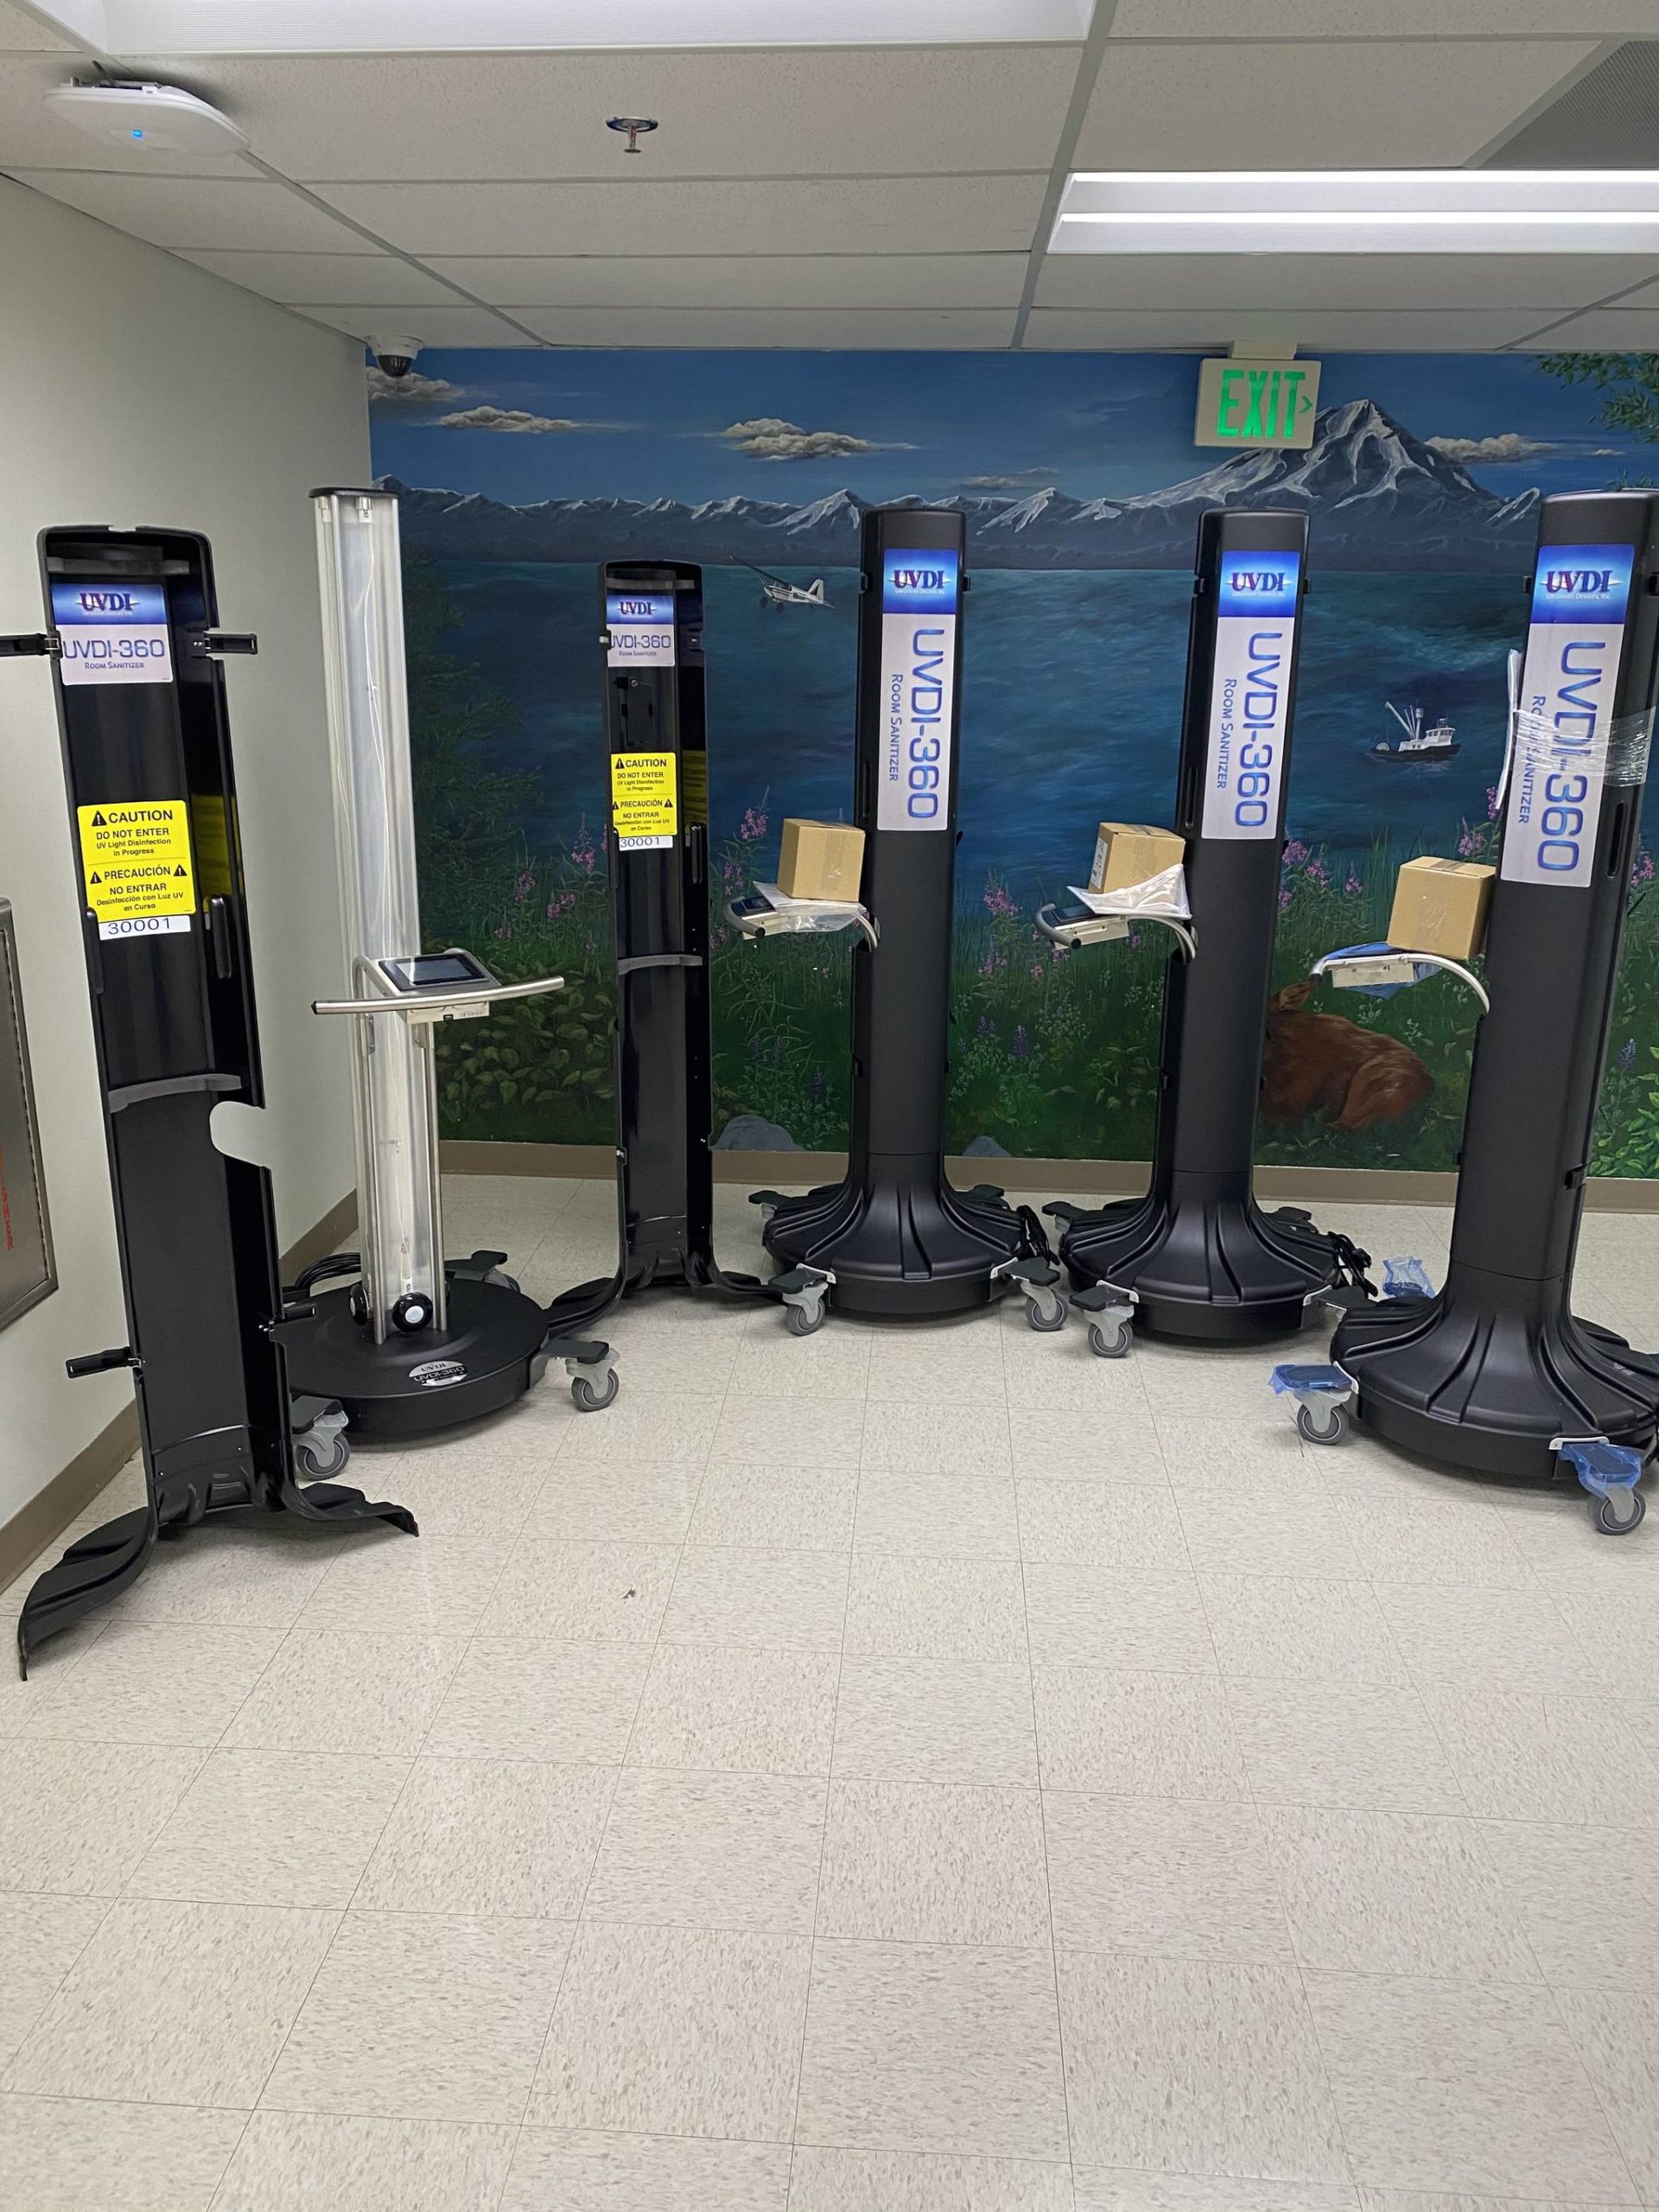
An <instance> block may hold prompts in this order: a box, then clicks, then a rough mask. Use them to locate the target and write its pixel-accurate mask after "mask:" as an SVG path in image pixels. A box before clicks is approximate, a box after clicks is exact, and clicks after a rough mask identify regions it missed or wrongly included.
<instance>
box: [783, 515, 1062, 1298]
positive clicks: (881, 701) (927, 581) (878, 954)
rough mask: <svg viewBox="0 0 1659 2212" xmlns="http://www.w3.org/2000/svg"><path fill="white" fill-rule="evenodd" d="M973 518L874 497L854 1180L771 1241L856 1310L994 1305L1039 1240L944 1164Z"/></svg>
mask: <svg viewBox="0 0 1659 2212" xmlns="http://www.w3.org/2000/svg"><path fill="white" fill-rule="evenodd" d="M862 566H863V582H862V593H863V597H862V601H861V607H860V612H859V627H858V750H857V763H856V776H857V790H856V814H857V819H858V821H859V823H860V824H861V827H862V829H863V830H864V833H865V855H864V881H863V904H864V906H865V908H866V910H867V911H868V914H869V916H870V918H871V920H872V922H873V923H874V925H875V929H876V931H877V934H878V938H879V942H878V944H876V945H875V946H874V948H872V947H871V946H869V945H868V944H859V945H858V946H857V947H856V949H855V951H854V954H853V1089H852V1116H851V1140H852V1141H851V1144H850V1147H849V1166H848V1172H847V1178H846V1180H845V1181H844V1182H842V1183H839V1184H836V1185H830V1186H827V1187H825V1188H824V1189H822V1190H817V1191H810V1192H808V1193H807V1194H806V1195H805V1197H804V1198H785V1199H783V1200H781V1201H780V1202H779V1205H778V1206H777V1208H776V1211H774V1212H773V1214H772V1218H771V1220H770V1221H769V1222H768V1224H766V1249H767V1250H768V1251H770V1252H771V1253H772V1255H773V1257H774V1258H775V1259H777V1260H779V1261H780V1262H782V1263H783V1265H784V1267H785V1268H816V1269H820V1270H822V1271H823V1273H824V1274H828V1275H829V1277H830V1278H831V1288H830V1291H829V1304H830V1305H831V1306H833V1307H835V1308H837V1309H838V1310H840V1311H842V1312H845V1313H877V1314H889V1315H901V1314H905V1315H914V1316H920V1315H926V1314H939V1313H957V1312H960V1311H962V1310H963V1309H964V1308H967V1307H970V1306H982V1305H984V1304H986V1303H987V1302H988V1300H990V1299H992V1298H993V1297H995V1296H996V1295H997V1294H998V1292H999V1289H1000V1288H1001V1287H1003V1286H1004V1285H1005V1284H1007V1282H1008V1281H1009V1278H1008V1276H1007V1268H1008V1267H1009V1265H1010V1263H1011V1262H1016V1261H1017V1260H1018V1259H1019V1256H1020V1254H1021V1252H1022V1251H1024V1250H1025V1249H1027V1230H1026V1229H1025V1226H1024V1224H1022V1223H1021V1221H1020V1217H1019V1216H1018V1215H1017V1214H1016V1213H1015V1212H1014V1210H1013V1209H1012V1208H1011V1207H1010V1206H1008V1205H1005V1204H1004V1202H1003V1200H1002V1198H1001V1194H1000V1192H988V1191H987V1192H961V1191H957V1190H955V1189H953V1188H952V1186H951V1185H950V1184H949V1183H948V1182H947V1181H946V1180H945V1174H944V1096H945V1083H946V1078H947V1072H948V1069H947V1062H948V1056H949V1046H950V931H951V924H952V921H953V919H954V900H955V890H956V853H957V753H958V746H957V730H958V726H959V721H960V694H961V686H962V621H961V595H962V591H963V583H964V577H963V518H962V517H961V516H960V515H959V514H957V513H955V512H951V511H950V510H948V509H941V510H933V509H929V508H915V507H892V508H880V507H877V508H872V509H871V510H870V512H868V513H867V514H866V516H865V518H864V523H863V537H862Z"/></svg>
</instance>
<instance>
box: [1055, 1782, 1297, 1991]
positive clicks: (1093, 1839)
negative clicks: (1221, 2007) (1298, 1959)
mask: <svg viewBox="0 0 1659 2212" xmlns="http://www.w3.org/2000/svg"><path fill="white" fill-rule="evenodd" d="M1043 1818H1044V1826H1045V1829H1046V1837H1047V1846H1048V1882H1049V1894H1050V1897H1051V1899H1052V1904H1053V1911H1054V1941H1055V1942H1056V1943H1057V1944H1058V1945H1059V1946H1060V1947H1061V1948H1062V1949H1065V1950H1071V1949H1081V1950H1096V1951H1135V1952H1145V1953H1150V1954H1153V1955H1157V1956H1160V1957H1164V1958H1187V1959H1218V1960H1232V1961H1238V1962H1242V1963H1255V1964H1260V1965H1269V1966H1270V1965H1289V1964H1290V1963H1292V1962H1293V1961H1294V1957H1295V1953H1294V1950H1293V1948H1292V1947H1291V1940H1290V1934H1289V1931H1288V1929H1287V1927H1286V1924H1285V1910H1284V1906H1283V1904H1282V1903H1281V1899H1280V1894H1279V1886H1278V1884H1277V1882H1276V1881H1275V1879H1274V1870H1273V1860H1272V1858H1271V1856H1270V1854H1269V1853H1268V1845H1267V1839H1266V1837H1265V1835H1264V1834H1263V1832H1262V1818H1261V1815H1259V1814H1258V1813H1257V1812H1256V1810H1255V1807H1254V1806H1252V1805H1229V1804H1216V1803H1198V1802H1191V1801H1183V1800H1181V1799H1178V1798H1135V1797H1105V1796H1080V1795H1077V1794H1076V1793H1074V1792H1072V1791H1069V1790H1064V1789H1049V1790H1046V1791H1045V1793H1044V1798H1043Z"/></svg>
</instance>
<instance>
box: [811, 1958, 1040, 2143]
mask: <svg viewBox="0 0 1659 2212" xmlns="http://www.w3.org/2000/svg"><path fill="white" fill-rule="evenodd" d="M795 2133H796V2140H797V2141H798V2143H801V2144H812V2145H834V2146H838V2147H842V2148H846V2149H852V2150H868V2151H880V2150H897V2149H903V2148H908V2149H910V2150H912V2151H924V2152H958V2153H969V2154H975V2155H979V2156H983V2157H991V2158H1033V2159H1059V2158H1064V2157H1065V2090H1064V2088H1063V2085H1062V2081H1061V2071H1060V2044H1059V2027H1058V2018H1057V2016H1056V2012H1055V2003H1054V1966H1053V1960H1052V1956H1051V1955H1050V1953H1049V1951H1048V1949H1047V1948H1046V1947H1045V1948H1041V1949H1033V1950H1019V1949H1007V1948H980V1947H973V1946H969V1945H931V1944H918V1943H859V1942H828V1941H825V1940H824V1939H823V1938H822V1937H820V1938H819V1940H818V1941H817V1943H815V1944H814V1946H813V1956H812V1999H811V2004H810V2008H809V2010H808V2013H807V2024H806V2045H805V2050H804V2055H803V2058H802V2066H801V2094H800V2108H799V2112H798V2117H797V2120H796V2129H795Z"/></svg>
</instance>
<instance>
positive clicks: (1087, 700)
mask: <svg viewBox="0 0 1659 2212" xmlns="http://www.w3.org/2000/svg"><path fill="white" fill-rule="evenodd" d="M439 565H440V569H441V572H442V577H443V581H444V584H445V588H446V590H447V592H448V596H449V597H450V598H451V600H452V601H453V602H454V605H455V606H456V607H457V608H458V610H459V613H460V622H459V626H458V627H457V629H456V630H454V631H453V632H449V633H448V634H447V635H446V636H445V637H444V638H443V639H442V641H441V643H442V647H443V649H444V650H445V651H446V652H451V653H454V654H455V655H456V656H457V657H458V658H461V659H463V660H465V661H467V662H469V663H473V664H476V665H477V666H478V667H479V669H480V684H481V686H482V687H483V688H486V689H487V690H493V691H499V692H500V693H503V694H505V696H508V697H509V698H511V699H512V702H513V703H514V705H515V707H516V708H517V709H518V728H516V729H515V730H513V731H512V732H511V733H510V734H504V735H503V737H502V738H501V740H500V741H499V754H498V757H497V762H496V765H499V766H501V767H503V768H512V769H531V770H534V771H535V772H537V774H538V776H539V778H540V779H541V791H542V797H541V798H540V799H539V801H538V802H537V804H534V805H533V806H532V807H531V808H530V809H528V810H526V813H525V815H524V822H523V828H524V836H525V840H526V842H527V844H528V845H529V846H530V848H531V851H532V852H550V851H551V850H553V849H556V847H557V846H559V845H561V844H563V843H564V842H568V841H569V839H571V838H572V837H573V836H575V833H576V831H577V829H578V828H579V826H580V824H581V823H582V821H583V819H584V818H585V819H586V821H587V823H588V825H589V826H590V827H593V826H596V825H598V824H599V823H601V821H602V819H603V809H604V803H605V800H604V776H603V762H602V753H601V730H600V709H599V683H600V674H601V654H600V651H599V645H598V631H599V613H598V587H597V582H596V577H595V572H594V569H592V568H591V567H588V566H587V565H586V564H582V565H580V566H577V565H570V566H563V565H557V564H551V563H482V562H480V563H473V562H454V561H445V562H442V563H440V564H439ZM785 574H786V575H788V576H789V579H790V581H791V582H800V583H803V584H804V583H808V582H810V581H811V578H812V575H813V574H814V571H812V570H810V569H800V570H798V571H785ZM826 583H827V598H828V605H827V606H826V607H824V608H823V610H822V611H819V610H817V609H813V608H806V607H792V608H784V609H779V608H776V607H771V606H769V605H768V604H766V601H764V600H763V598H762V595H761V591H760V581H759V579H758V578H757V577H756V576H755V575H753V573H752V572H751V571H750V570H748V569H741V568H736V567H733V568H730V569H714V568H710V569H707V570H705V591H706V601H707V632H706V636H707V645H708V661H709V745H710V765H711V804H712V812H713V823H714V829H715V835H716V836H721V835H722V834H724V833H727V832H728V831H730V830H731V829H734V828H735V826H736V824H737V823H738V821H739V820H740V819H741V817H742V815H743V813H744V811H745V810H746V809H747V808H749V807H752V806H754V805H756V804H758V802H759V801H760V797H761V794H762V793H763V792H766V793H768V794H769V795H770V811H771V819H772V824H773V828H774V831H775V825H776V823H777V821H778V820H779V817H781V816H783V815H785V814H806V815H823V816H829V817H835V816H836V815H840V814H845V813H846V812H848V811H849V809H850V804H851V793H852V728H853V724H852V715H853V686H854V670H855V656H856V644H855V634H856V633H855V616H856V609H857V603H858V589H857V587H858V578H857V575H856V572H855V571H853V570H850V569H831V570H829V572H828V573H827V576H826ZM1190 599H1191V579H1190V577H1189V576H1188V575H1185V574H1183V573H1181V572H1179V571H1176V570H1128V571H1125V570H1117V571H1058V572H1057V571H1036V570H1029V569H983V570H980V571H978V572H976V574H975V575H974V578H973V585H972V589H971V592H970V594H969V598H968V600H967V602H966V606H965V609H964V677H963V738H962V745H963V758H962V783H961V810H960V811H961V825H962V829H963V842H962V849H961V855H960V872H959V880H960V881H961V884H962V887H963V890H964V892H967V891H969V890H970V889H976V888H977V887H979V886H980V885H981V884H982V881H983V879H984V877H985V876H986V874H988V873H989V872H991V871H995V872H996V873H998V874H1001V875H1002V876H1003V877H1004V878H1005V879H1006V880H1007V881H1008V883H1009V885H1010V887H1012V888H1013V889H1014V892H1015V893H1016V895H1018V896H1020V898H1022V899H1030V898H1032V897H1033V896H1035V895H1037V894H1039V893H1042V894H1045V895H1053V894H1055V893H1058V891H1060V890H1061V889H1062V887H1064V886H1065V884H1066V883H1067V882H1075V881H1077V880H1078V871H1079V870H1080V869H1081V868H1084V866H1085V865H1086V863H1087V861H1088V858H1089V856H1090V853H1091V852H1092V850H1093V841H1094V829H1095V824H1096V823H1097V822H1098V821H1099V820H1101V819H1102V818H1103V817H1112V818H1119V819H1128V820H1149V821H1166V820H1167V819H1168V818H1169V815H1170V810H1171V807H1172V804H1173V791H1174V783H1175V758H1176V748H1177V745H1178V742H1179V725H1180V704H1181V688H1182V682H1183V675H1184V671H1185V653H1186V626H1187V613H1188V607H1189V605H1190ZM1304 621H1305V630H1304V636H1303V651H1302V663H1301V679H1300V701H1299V706H1298V711H1297V717H1296V728H1295V751H1294V765H1293V769H1292V777H1291V791H1290V816H1289V828H1290V833H1291V835H1292V836H1296V837H1300V839H1301V840H1302V841H1303V842H1305V843H1306V844H1309V845H1320V844H1323V845H1327V846H1329V847H1331V848H1332V849H1333V850H1335V851H1341V852H1360V851H1363V850H1365V849H1369V847H1370V844H1371V842H1372V840H1373V838H1374V837H1376V836H1377V835H1378V834H1380V833H1381V832H1382V831H1383V829H1387V830H1388V831H1389V833H1390V835H1391V836H1392V837H1393V839H1394V840H1395V843H1396V845H1401V844H1405V843H1408V842H1412V841H1414V840H1420V841H1421V843H1422V844H1423V845H1425V846H1427V847H1430V848H1433V849H1439V850H1441V851H1450V850H1452V849H1453V848H1454V846H1455V841H1456V838H1457V835H1458V826H1459V821H1460V820H1462V819H1465V818H1467V819H1471V820H1476V821H1484V819H1485V816H1486V794H1487V791H1488V789H1489V787H1490V786H1491V785H1493V784H1494V783H1495V782H1496V781H1497V773H1498V768H1499V765H1500V762H1501V760H1502V757H1503V727H1504V698H1505V693H1504V669H1505V659H1506V656H1507V654H1508V652H1509V650H1510V647H1511V646H1512V645H1519V644H1520V643H1521V642H1522V635H1523V630H1524V622H1525V601H1524V595H1523V592H1522V586H1521V584H1520V582H1518V581H1517V580H1516V578H1514V577H1508V576H1491V575H1472V576H1471V575H1447V574H1443V573H1439V572H1434V571H1425V572H1424V573H1421V574H1418V575H1402V574H1397V573H1395V574H1384V575H1376V574H1365V575H1360V574H1355V573H1351V572H1333V573H1327V574H1325V575H1315V577H1314V580H1313V591H1312V593H1311V594H1310V596H1309V598H1308V599H1307V601H1306V602H1305V615H1304ZM1390 699H1391V700H1393V701H1394V702H1395V704H1396V705H1398V706H1400V707H1402V708H1404V707H1406V706H1407V705H1408V704H1409V703H1416V704H1418V705H1421V707H1422V708H1423V709H1424V710H1425V714H1426V715H1427V719H1428V720H1430V721H1433V720H1436V719H1438V718H1440V717H1442V716H1444V717H1445V718H1446V720H1448V721H1451V722H1452V723H1453V724H1454V725H1455V727H1456V730H1457V734H1458V739H1459V743H1460V745H1461V747H1462V750H1461V752H1460V753H1459V754H1458V756H1457V757H1456V758H1455V759H1454V760H1449V761H1444V762H1440V763H1438V764H1435V765H1433V766H1390V765H1378V764H1376V763H1375V762H1373V761H1371V760H1368V759H1367V758H1366V757H1365V755H1366V753H1368V751H1369V750H1370V747H1372V746H1373V745H1375V743H1376V741H1377V740H1378V739H1379V738H1383V737H1390V738H1391V737H1394V736H1395V735H1397V734H1398V731H1397V728H1396V726H1395V723H1394V721H1393V720H1392V718H1391V717H1390V716H1389V714H1388V711H1387V708H1386V704H1385V702H1387V701H1389V700H1390Z"/></svg>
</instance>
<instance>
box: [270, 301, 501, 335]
mask: <svg viewBox="0 0 1659 2212" xmlns="http://www.w3.org/2000/svg"><path fill="white" fill-rule="evenodd" d="M292 311H293V313H294V314H296V315H304V316H305V317H306V318H307V320H308V321H311V322H326V323H327V325H328V327H329V328H330V329H331V330H343V331H345V332H346V334H347V336H348V337H352V338H363V339H366V337H367V334H368V333H369V332H370V331H381V332H384V331H385V327H386V309H385V308H351V307H344V308H334V307H315V306H304V305H302V304H301V303H300V302H294V303H293V307H292ZM393 312H394V314H395V315H396V318H397V319H396V321H394V323H393V325H392V327H393V329H394V330H398V329H400V328H401V327H402V326H403V325H404V324H405V323H407V325H408V329H407V335H408V336H410V338H418V339H419V340H420V341H421V343H422V345H423V346H529V345H532V344H533V343H534V342H535V341H534V340H532V339H529V338H526V337H525V335H524V333H523V331H521V330H515V329H514V328H513V327H512V324H511V323H510V322H504V321H502V320H501V318H500V317H499V315H492V314H491V313H490V311H489V309H488V308H410V309H409V310H408V311H407V314H406V315H405V314H404V313H401V312H398V311H397V310H394V311H393Z"/></svg>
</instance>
